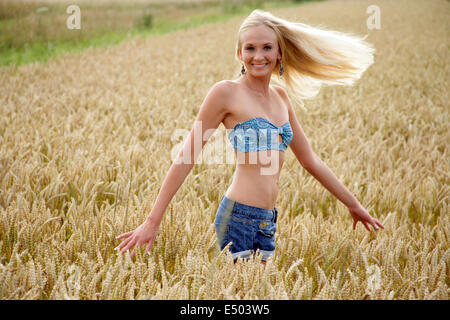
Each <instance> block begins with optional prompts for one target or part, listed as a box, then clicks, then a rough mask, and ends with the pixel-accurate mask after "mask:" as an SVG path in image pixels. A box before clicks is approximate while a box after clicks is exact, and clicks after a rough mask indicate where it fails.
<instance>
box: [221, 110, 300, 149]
mask: <svg viewBox="0 0 450 320" xmlns="http://www.w3.org/2000/svg"><path fill="white" fill-rule="evenodd" d="M278 134H279V135H281V138H282V142H278V141H277V140H278V137H277V135H278ZM293 137H294V134H293V132H292V127H291V124H290V122H289V121H288V122H286V123H285V124H284V125H282V126H281V127H278V126H276V125H274V124H273V123H272V122H270V121H269V120H267V119H266V118H261V117H256V118H252V119H250V120H247V121H244V122H239V123H238V124H237V125H236V126H235V127H234V128H233V129H232V130H230V132H229V133H228V139H229V140H230V142H231V144H232V145H233V147H234V149H236V150H239V151H242V152H249V151H264V150H281V151H285V150H286V148H287V147H288V146H289V144H290V143H291V141H292V138H293Z"/></svg>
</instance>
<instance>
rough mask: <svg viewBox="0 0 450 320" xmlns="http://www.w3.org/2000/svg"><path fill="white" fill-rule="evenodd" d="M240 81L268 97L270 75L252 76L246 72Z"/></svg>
mask: <svg viewBox="0 0 450 320" xmlns="http://www.w3.org/2000/svg"><path fill="white" fill-rule="evenodd" d="M242 81H243V82H244V84H245V85H246V86H247V87H248V88H249V89H250V90H252V91H255V92H257V93H259V94H260V95H262V96H264V97H269V84H270V76H269V77H253V76H251V75H249V74H246V75H245V76H244V78H243V80H242Z"/></svg>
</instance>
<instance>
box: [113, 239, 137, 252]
mask: <svg viewBox="0 0 450 320" xmlns="http://www.w3.org/2000/svg"><path fill="white" fill-rule="evenodd" d="M132 239H133V237H129V238H127V239H125V240H124V241H123V242H122V243H121V244H119V245H118V246H117V247H115V248H114V250H121V249H122V248H123V247H125V246H126V245H127V244H128V243H129V242H130V241H131V240H132Z"/></svg>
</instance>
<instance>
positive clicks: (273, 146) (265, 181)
mask: <svg viewBox="0 0 450 320" xmlns="http://www.w3.org/2000/svg"><path fill="white" fill-rule="evenodd" d="M373 51H374V49H373V48H371V47H370V46H369V45H368V44H367V43H365V42H364V39H362V38H358V37H355V36H350V35H346V34H343V33H339V32H335V31H327V30H322V29H318V28H315V27H311V26H308V25H305V24H302V23H293V22H289V21H286V20H284V19H281V18H278V17H275V16H274V15H272V14H271V13H269V12H265V11H262V10H254V11H253V12H252V13H251V14H250V15H249V16H248V17H247V18H246V19H245V20H244V22H243V23H242V25H241V27H240V29H239V33H238V41H237V46H236V59H237V60H238V62H239V63H240V67H241V72H240V76H239V77H238V78H237V79H234V80H224V81H220V82H218V83H216V84H214V85H213V86H212V88H211V89H210V91H209V92H208V94H207V96H206V98H205V99H204V101H203V103H202V105H201V108H200V111H199V113H198V115H197V118H196V121H195V123H194V126H193V128H192V130H191V132H190V134H189V136H188V137H187V139H186V141H185V143H184V146H183V148H182V150H181V151H180V153H179V155H178V158H177V159H176V161H174V163H173V164H172V166H171V167H170V169H169V171H168V173H167V176H166V178H165V179H164V181H163V183H162V186H161V189H160V191H159V194H158V196H157V199H156V202H155V204H154V206H153V208H152V210H151V212H150V214H149V215H148V217H147V218H146V220H145V221H144V222H143V223H142V224H141V225H140V226H139V227H138V228H137V229H135V230H133V231H130V232H127V233H124V234H121V235H119V236H118V237H117V239H124V241H123V242H122V243H121V244H120V245H119V246H117V247H116V250H120V252H121V253H124V252H126V251H127V250H129V249H131V248H133V247H134V248H133V250H132V252H131V257H133V256H134V254H135V250H136V247H138V246H142V245H146V251H147V252H148V253H149V252H150V249H151V247H152V244H153V242H154V240H155V237H156V235H157V232H158V228H159V225H160V223H161V220H162V218H163V215H164V211H165V210H166V208H167V206H168V204H169V202H170V201H171V199H172V197H173V196H174V195H175V193H176V192H177V190H178V189H179V188H180V186H181V184H182V183H183V181H184V179H185V178H186V176H187V175H188V174H189V172H190V170H191V169H192V167H193V166H194V164H195V160H196V158H197V156H198V155H199V153H200V151H201V149H202V148H203V146H204V145H205V143H206V142H207V140H208V137H209V136H210V135H211V134H208V132H211V130H212V131H214V130H215V129H216V128H217V127H218V126H219V125H220V124H221V123H223V125H224V126H225V128H226V129H227V132H228V138H229V140H230V143H231V144H232V146H233V148H234V149H235V151H234V152H235V156H236V159H237V163H236V170H235V173H234V176H233V181H232V183H231V185H230V187H229V188H228V190H227V191H226V193H225V194H224V195H223V197H222V200H221V202H220V204H219V207H218V210H217V213H216V217H215V221H214V225H215V230H216V233H217V238H218V243H219V246H220V248H221V249H222V250H223V249H224V248H225V247H226V246H227V244H229V243H230V242H231V245H230V246H229V250H230V251H231V254H232V256H233V259H234V261H235V262H236V259H237V258H249V257H250V256H251V255H254V254H255V253H258V252H259V253H260V254H262V262H263V263H265V261H266V260H267V259H268V258H269V257H270V256H271V255H273V254H274V251H275V246H276V245H275V232H276V223H277V215H278V209H277V208H276V206H275V204H276V199H277V196H278V189H279V176H280V172H281V169H282V166H283V162H284V158H285V151H286V149H287V147H290V148H291V150H292V152H293V153H294V155H295V156H296V158H297V159H298V161H299V163H300V164H301V165H302V166H303V167H304V168H305V169H306V170H307V171H308V172H309V173H310V174H311V175H313V176H314V177H315V178H316V179H317V180H318V181H319V182H320V183H321V184H322V185H323V186H324V187H325V188H327V189H328V190H329V191H330V192H331V193H332V194H333V195H334V196H335V197H336V198H337V199H339V200H340V201H341V202H342V203H343V204H344V205H346V206H347V208H348V210H349V213H350V215H351V217H352V219H353V229H355V227H356V224H357V222H358V221H360V222H361V223H362V224H363V225H364V227H365V228H366V229H367V230H368V231H370V228H369V226H372V227H373V228H374V229H375V230H378V229H379V228H384V227H383V225H382V224H381V223H380V222H379V221H378V220H377V219H375V218H373V217H372V216H371V215H370V214H369V213H368V212H367V210H366V209H365V208H364V207H363V206H362V205H361V204H360V203H359V202H358V200H357V199H356V198H355V197H354V196H353V194H352V193H351V192H350V191H349V190H348V189H347V188H346V187H345V186H344V185H343V184H342V183H341V182H340V181H339V180H338V179H337V178H336V176H335V175H334V174H333V172H332V171H331V170H330V169H329V168H328V167H327V165H326V164H325V163H324V162H323V161H322V160H321V159H319V158H318V157H317V155H316V154H315V153H314V151H313V150H312V149H311V146H310V144H309V142H308V139H307V137H306V136H305V134H304V132H303V130H302V127H301V125H300V123H299V122H298V120H297V118H296V116H295V112H294V109H293V107H292V105H291V102H290V100H289V97H288V93H287V92H286V90H287V91H289V92H291V96H292V97H293V99H296V101H301V100H302V99H311V98H312V97H314V96H315V95H316V94H317V92H318V90H319V89H320V86H321V85H322V84H328V85H332V84H335V85H336V84H341V85H342V84H348V85H351V84H352V83H353V82H354V81H355V80H356V79H358V78H359V77H360V76H361V74H362V73H363V72H364V71H365V70H366V69H367V67H368V66H370V65H371V64H372V63H373ZM278 77H280V79H277V78H278ZM271 80H274V82H276V83H278V84H280V85H273V84H270V82H271ZM199 136H200V137H203V138H202V139H201V141H198V139H196V137H199Z"/></svg>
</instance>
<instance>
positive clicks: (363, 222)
mask: <svg viewBox="0 0 450 320" xmlns="http://www.w3.org/2000/svg"><path fill="white" fill-rule="evenodd" d="M361 222H362V224H363V225H364V227H366V229H367V231H370V229H369V226H368V225H367V222H366V221H361Z"/></svg>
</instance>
